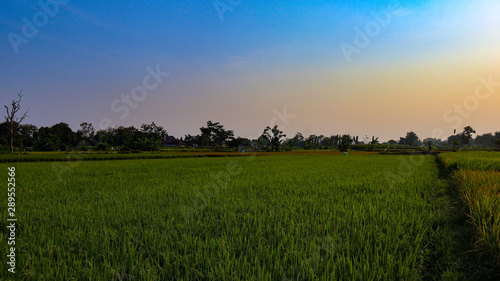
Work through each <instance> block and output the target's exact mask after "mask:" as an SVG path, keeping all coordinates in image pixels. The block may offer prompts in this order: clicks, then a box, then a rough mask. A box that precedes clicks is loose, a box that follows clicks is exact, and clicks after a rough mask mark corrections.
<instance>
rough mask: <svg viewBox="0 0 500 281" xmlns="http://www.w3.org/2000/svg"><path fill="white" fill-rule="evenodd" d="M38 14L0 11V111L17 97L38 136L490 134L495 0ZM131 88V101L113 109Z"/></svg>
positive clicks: (496, 110)
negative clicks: (154, 131) (205, 131)
mask: <svg viewBox="0 0 500 281" xmlns="http://www.w3.org/2000/svg"><path fill="white" fill-rule="evenodd" d="M53 1H55V0H42V1H40V3H46V4H43V5H41V4H39V1H38V0H23V1H21V0H15V1H14V0H5V1H2V3H1V4H0V33H1V39H0V51H1V52H0V103H1V104H2V105H4V104H7V103H8V102H9V101H11V100H12V99H13V98H15V97H16V93H17V92H18V91H19V90H21V89H22V91H23V94H24V97H23V99H24V100H23V103H22V106H23V108H26V109H27V108H28V107H29V108H30V112H29V118H27V119H26V120H25V123H32V124H34V125H36V126H38V127H40V126H51V125H53V124H56V123H59V122H66V123H68V124H69V125H70V126H71V127H72V128H73V129H74V130H77V129H78V128H79V124H80V123H81V122H91V123H93V125H94V127H96V128H98V129H99V127H100V126H101V125H102V124H105V125H108V124H109V125H110V126H119V125H124V126H130V125H133V126H136V127H139V126H140V125H141V124H142V123H150V122H151V121H154V122H155V123H156V124H159V125H161V126H163V127H165V129H166V130H167V131H168V133H169V134H170V135H174V136H176V137H181V136H184V135H185V134H198V133H199V128H200V127H201V126H204V125H205V124H206V122H207V121H208V120H212V121H219V122H221V123H222V124H223V125H224V126H225V127H226V128H227V129H232V130H234V132H235V135H237V136H242V137H253V138H255V137H257V136H258V135H259V134H260V133H262V131H263V129H264V128H265V127H266V126H268V125H270V124H276V125H279V126H280V127H281V128H282V129H283V131H284V132H285V133H286V134H287V136H288V137H293V136H294V134H295V133H296V132H301V133H303V134H304V135H309V134H317V135H319V134H324V135H327V136H330V135H336V134H344V133H346V134H352V135H359V136H360V138H362V137H363V136H365V135H368V136H370V137H371V136H372V135H375V136H378V137H380V140H382V141H387V140H389V139H396V140H398V139H399V137H402V136H404V135H406V132H408V131H415V132H416V133H417V135H418V136H419V137H421V138H425V137H431V136H433V134H434V136H437V137H440V138H442V139H445V138H447V137H448V136H449V135H450V134H452V133H453V129H457V131H461V130H462V128H463V127H464V126H466V125H471V126H472V127H473V128H474V129H476V131H477V133H480V134H482V133H488V132H494V131H500V123H499V120H500V84H499V83H500V71H499V66H500V63H499V62H500V1H497V0H482V1H400V2H398V1H388V2H386V1H290V0H288V1H260V0H253V1H248V0H242V1H236V0H232V1H227V0H220V1H216V2H214V1H213V0H207V1H205V0H195V1H148V0H145V1H94V0H89V1H68V0H65V1H59V2H57V4H54V3H56V2H53ZM224 9H226V10H224ZM36 24H38V26H39V27H37V26H36ZM30 26H31V27H35V28H36V29H37V32H34V31H33V30H32V29H31V30H30ZM23 32H24V33H23ZM35 33H36V34H35ZM367 38H368V40H369V41H367V40H362V39H367ZM346 50H347V52H346ZM349 52H350V53H349ZM346 54H347V55H346ZM147 68H149V71H148V70H147ZM157 69H159V70H160V72H162V73H169V75H168V77H160V78H161V79H160V80H161V82H160V83H156V82H157V81H156V80H154V79H153V78H151V79H149V78H148V75H150V74H149V72H150V71H151V70H154V71H157ZM144 80H146V81H147V83H148V84H147V85H149V86H148V87H147V88H149V89H148V90H146V95H145V96H142V97H141V99H142V98H144V99H143V100H140V101H138V102H135V101H134V100H133V99H132V101H131V102H130V104H133V106H132V105H130V104H127V103H125V102H123V101H122V100H121V98H122V95H124V96H127V95H131V93H132V92H133V91H139V90H140V89H141V87H143V88H142V89H145V88H144V85H143V83H144ZM488 81H489V83H488ZM153 84H158V85H153ZM152 85H153V86H155V87H153V86H152ZM137 93H139V92H137ZM136 97H137V95H136ZM464 104H465V105H464ZM123 106H125V107H128V111H129V112H128V114H125V113H124V112H125V110H120V111H119V110H117V108H120V107H123ZM113 107H114V109H112V108H113ZM133 107H135V108H133ZM284 109H286V113H287V114H288V115H290V116H289V117H292V115H293V118H289V119H286V120H282V119H283V118H279V116H278V115H280V114H276V112H281V115H283V111H284ZM103 120H104V121H103ZM100 124H101V125H100Z"/></svg>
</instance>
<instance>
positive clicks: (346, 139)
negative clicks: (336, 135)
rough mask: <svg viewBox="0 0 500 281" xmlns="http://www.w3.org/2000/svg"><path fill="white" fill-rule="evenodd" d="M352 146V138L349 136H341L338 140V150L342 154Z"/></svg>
mask: <svg viewBox="0 0 500 281" xmlns="http://www.w3.org/2000/svg"><path fill="white" fill-rule="evenodd" d="M351 144H352V138H351V136H350V135H343V136H342V137H341V138H340V143H339V146H338V148H339V150H340V151H342V152H346V151H347V150H348V149H349V147H350V146H351Z"/></svg>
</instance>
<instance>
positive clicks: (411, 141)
mask: <svg viewBox="0 0 500 281" xmlns="http://www.w3.org/2000/svg"><path fill="white" fill-rule="evenodd" d="M405 140H406V145H408V146H418V145H420V139H419V138H418V136H417V134H415V132H408V133H406V137H405Z"/></svg>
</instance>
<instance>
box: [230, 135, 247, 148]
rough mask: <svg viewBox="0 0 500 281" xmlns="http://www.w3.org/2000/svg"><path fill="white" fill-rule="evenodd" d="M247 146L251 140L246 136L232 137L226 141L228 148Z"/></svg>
mask: <svg viewBox="0 0 500 281" xmlns="http://www.w3.org/2000/svg"><path fill="white" fill-rule="evenodd" d="M245 145H247V146H249V145H251V142H250V140H249V139H247V138H240V137H237V138H234V139H232V140H230V141H228V142H227V146H229V148H237V149H238V148H239V147H241V146H245Z"/></svg>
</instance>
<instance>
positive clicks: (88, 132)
mask: <svg viewBox="0 0 500 281" xmlns="http://www.w3.org/2000/svg"><path fill="white" fill-rule="evenodd" d="M77 134H78V135H80V136H81V137H82V138H83V141H84V144H83V145H84V146H85V145H86V144H87V142H90V143H92V140H93V138H94V136H95V129H94V126H92V124H91V123H87V122H83V123H81V124H80V130H78V131H77Z"/></svg>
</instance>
